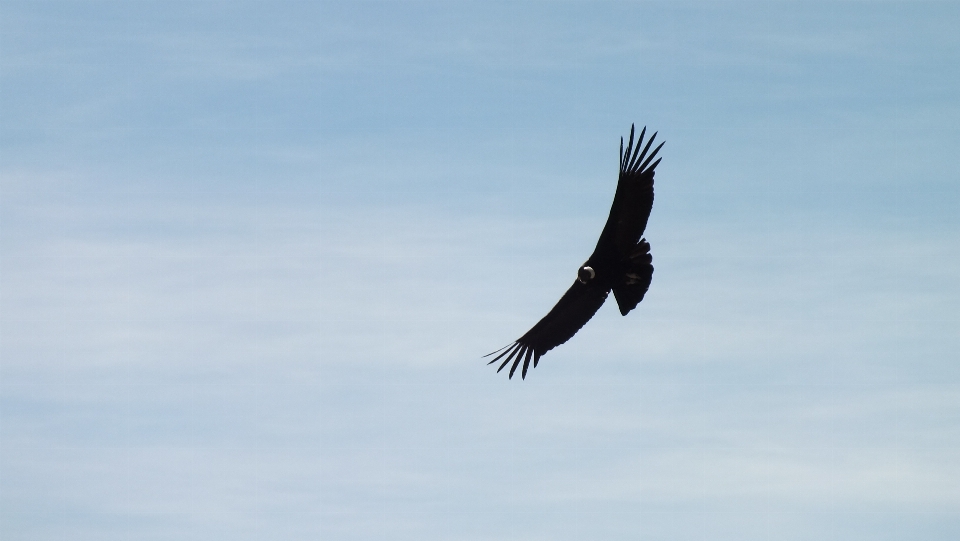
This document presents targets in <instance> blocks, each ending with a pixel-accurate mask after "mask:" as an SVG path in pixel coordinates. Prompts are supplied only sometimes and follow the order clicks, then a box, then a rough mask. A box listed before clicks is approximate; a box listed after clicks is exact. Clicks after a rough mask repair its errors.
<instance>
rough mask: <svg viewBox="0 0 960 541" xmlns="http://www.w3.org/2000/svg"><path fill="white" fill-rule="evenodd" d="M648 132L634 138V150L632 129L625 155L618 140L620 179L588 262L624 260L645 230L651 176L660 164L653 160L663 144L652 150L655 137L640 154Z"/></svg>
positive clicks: (649, 201)
mask: <svg viewBox="0 0 960 541" xmlns="http://www.w3.org/2000/svg"><path fill="white" fill-rule="evenodd" d="M646 133H647V128H643V131H641V132H640V137H638V138H637V144H636V147H634V145H633V126H630V141H629V143H627V149H626V152H624V149H623V139H621V140H620V178H619V180H618V181H617V193H616V195H614V197H613V204H612V205H611V206H610V216H609V217H608V218H607V223H606V224H604V226H603V231H602V232H601V233H600V239H599V240H597V247H596V249H595V250H594V252H593V255H592V256H590V258H591V259H592V260H593V259H595V258H599V259H610V258H618V259H619V258H622V257H627V256H628V255H629V254H630V253H631V252H633V251H634V250H635V246H636V245H637V242H638V241H639V240H640V237H641V236H642V235H643V230H644V229H646V227H647V219H648V218H649V217H650V210H651V209H652V208H653V175H654V172H655V170H656V168H657V165H658V164H659V163H660V160H659V159H657V160H656V161H653V159H654V158H655V157H656V156H657V153H658V152H660V148H661V147H662V146H663V143H660V144H659V145H657V147H656V148H654V149H653V152H649V154H648V151H649V150H650V147H651V146H653V142H654V140H655V139H656V138H657V134H656V133H654V134H653V135H651V136H650V139H649V140H648V141H647V144H646V146H644V147H643V150H642V151H641V149H640V147H641V145H642V144H643V136H644V135H645V134H646Z"/></svg>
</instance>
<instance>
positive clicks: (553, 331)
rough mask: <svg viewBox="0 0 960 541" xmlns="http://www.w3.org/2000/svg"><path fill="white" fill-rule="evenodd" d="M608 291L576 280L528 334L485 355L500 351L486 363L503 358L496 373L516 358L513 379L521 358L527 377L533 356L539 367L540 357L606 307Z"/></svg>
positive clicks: (511, 375) (512, 369)
mask: <svg viewBox="0 0 960 541" xmlns="http://www.w3.org/2000/svg"><path fill="white" fill-rule="evenodd" d="M609 293H610V290H608V289H602V288H600V287H597V286H593V285H587V284H583V283H581V282H580V281H579V280H577V281H576V282H574V283H573V285H572V286H570V289H568V290H567V292H566V293H564V294H563V297H560V300H559V301H558V302H557V304H556V306H554V307H553V309H552V310H550V312H549V313H547V315H545V316H543V319H541V320H540V321H539V322H537V324H536V325H534V326H533V328H532V329H530V330H529V331H527V333H526V334H524V335H523V336H521V337H520V338H518V339H517V341H516V342H514V343H512V344H510V345H508V346H506V347H504V348H502V349H498V350H497V351H494V352H493V353H490V354H488V355H486V356H487V357H489V356H490V355H494V354H497V353H499V355H497V356H496V357H494V359H493V360H492V361H490V362H489V363H487V364H493V363H495V362H497V361H499V360H500V359H504V360H503V363H502V364H501V365H500V368H498V369H497V372H499V371H501V370H503V367H505V366H507V364H508V363H510V361H513V366H511V367H510V378H511V379H512V378H513V373H514V372H516V371H517V366H519V364H520V360H521V359H523V371H522V372H521V373H520V376H521V377H522V378H524V379H526V377H527V367H529V366H530V358H531V357H532V358H533V366H534V368H536V366H537V362H538V361H540V357H541V356H542V355H543V354H544V353H546V352H548V351H550V350H551V349H553V348H555V347H557V346H559V345H560V344H562V343H564V342H566V341H567V340H569V339H570V337H572V336H573V335H575V334H577V331H579V330H580V328H581V327H583V326H584V325H586V323H587V322H588V321H590V318H592V317H593V315H594V314H596V313H597V310H599V309H600V307H601V306H603V301H605V300H607V295H608V294H609Z"/></svg>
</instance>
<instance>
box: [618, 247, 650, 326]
mask: <svg viewBox="0 0 960 541" xmlns="http://www.w3.org/2000/svg"><path fill="white" fill-rule="evenodd" d="M652 263H653V256H651V255H650V243H649V242H647V240H646V239H640V242H638V243H637V246H636V247H635V248H634V249H633V252H631V253H630V255H629V256H627V260H626V264H627V265H626V267H627V271H626V274H625V275H624V278H623V282H622V283H621V284H620V285H617V286H616V287H614V288H613V296H614V297H616V299H617V306H619V307H620V313H621V314H622V315H627V314H628V313H629V312H630V310H633V309H634V308H636V307H637V305H638V304H640V301H642V300H643V296H644V295H646V293H647V289H649V288H650V282H651V281H652V280H653V264H652Z"/></svg>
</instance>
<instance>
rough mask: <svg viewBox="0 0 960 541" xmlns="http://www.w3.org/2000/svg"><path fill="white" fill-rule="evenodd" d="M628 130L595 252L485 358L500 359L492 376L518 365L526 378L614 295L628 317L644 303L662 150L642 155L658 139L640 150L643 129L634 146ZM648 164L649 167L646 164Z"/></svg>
mask: <svg viewBox="0 0 960 541" xmlns="http://www.w3.org/2000/svg"><path fill="white" fill-rule="evenodd" d="M633 129H634V127H633V126H632V125H631V126H630V141H629V142H628V143H627V148H626V152H624V148H623V138H622V137H621V138H620V180H619V181H618V182H617V193H616V195H614V197H613V205H612V206H611V207H610V216H609V217H608V218H607V223H606V225H604V226H603V231H602V232H601V233H600V239H599V240H598V241H597V247H596V248H595V249H594V250H593V254H591V255H590V257H589V258H588V259H587V261H586V262H585V263H584V264H583V265H581V266H580V269H579V270H578V271H577V279H576V281H574V282H573V285H572V286H570V289H568V290H567V292H566V293H564V294H563V296H562V297H560V301H558V302H557V304H556V306H554V307H553V309H552V310H550V312H549V313H547V315H546V316H544V317H543V319H541V320H540V321H538V322H537V324H536V325H534V326H533V328H531V329H530V330H529V331H527V333H526V334H524V335H523V336H521V337H520V338H518V339H517V340H516V341H515V342H513V343H511V344H509V345H507V346H505V347H503V348H500V349H498V350H497V351H494V352H493V353H489V354H487V355H485V357H489V356H491V355H497V354H499V355H497V356H496V357H494V358H493V360H492V361H490V362H489V363H487V364H493V363H495V362H497V361H500V360H501V359H503V361H502V362H501V364H500V368H498V369H497V372H499V371H501V370H503V368H504V367H505V366H507V365H508V364H510V363H511V361H512V362H513V364H512V365H511V367H510V376H509V377H510V379H513V373H514V372H516V371H517V367H518V366H519V365H520V361H521V360H522V361H523V369H522V371H521V372H520V375H521V377H522V378H523V379H526V378H527V368H528V367H529V366H530V359H533V366H534V368H536V366H537V362H539V361H540V357H542V356H543V354H545V353H546V352H548V351H550V350H551V349H553V348H555V347H557V346H559V345H560V344H562V343H564V342H566V341H567V340H569V339H570V338H571V337H572V336H573V335H575V334H577V331H579V330H580V328H581V327H583V326H584V325H586V323H587V322H588V321H590V318H592V317H593V315H594V314H596V313H597V310H599V309H600V307H601V306H602V305H603V302H604V301H606V300H607V295H609V294H610V291H611V290H613V296H614V297H615V298H616V299H617V306H619V307H620V313H621V314H622V315H627V314H628V313H629V312H630V310H633V309H634V308H636V307H637V304H639V303H640V301H641V300H643V296H644V294H645V293H646V292H647V289H648V288H649V287H650V281H651V280H652V279H653V265H652V264H651V263H652V262H653V257H652V256H651V255H650V243H648V242H647V240H646V239H644V238H641V235H643V230H644V229H645V228H646V227H647V218H649V217H650V210H651V209H652V208H653V174H654V169H656V167H657V164H659V163H660V160H661V159H662V158H658V159H657V161H653V159H654V158H655V157H656V155H657V152H660V148H661V147H663V143H660V144H659V145H658V146H657V148H655V149H653V152H651V153H650V154H649V155H648V154H647V151H648V150H650V147H651V145H653V141H654V139H656V138H657V134H656V133H654V134H653V135H652V136H651V137H650V139H649V140H648V141H647V144H646V146H644V147H643V150H642V151H641V150H640V147H641V145H642V144H643V136H644V135H645V134H646V133H647V128H646V127H644V128H643V131H641V132H640V137H638V138H637V144H636V147H634V145H633ZM651 162H653V163H651Z"/></svg>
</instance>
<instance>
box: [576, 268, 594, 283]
mask: <svg viewBox="0 0 960 541" xmlns="http://www.w3.org/2000/svg"><path fill="white" fill-rule="evenodd" d="M596 277H597V273H595V272H593V268H592V267H588V266H586V265H584V266H582V267H580V270H578V271H577V280H580V283H581V284H586V283H589V282H590V280H593V279H594V278H596Z"/></svg>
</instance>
